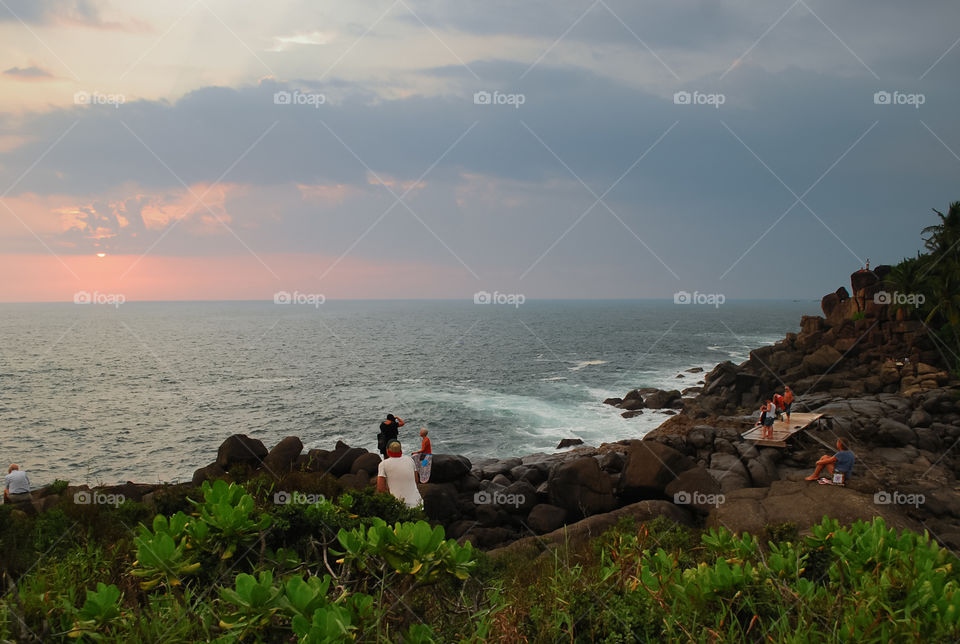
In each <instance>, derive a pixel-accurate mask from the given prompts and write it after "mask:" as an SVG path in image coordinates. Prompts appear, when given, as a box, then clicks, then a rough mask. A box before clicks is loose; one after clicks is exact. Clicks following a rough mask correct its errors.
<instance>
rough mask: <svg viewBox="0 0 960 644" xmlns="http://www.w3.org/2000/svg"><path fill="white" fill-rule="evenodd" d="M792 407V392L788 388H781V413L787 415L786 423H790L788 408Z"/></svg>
mask: <svg viewBox="0 0 960 644" xmlns="http://www.w3.org/2000/svg"><path fill="white" fill-rule="evenodd" d="M792 406H793V390H792V389H790V387H787V386H784V388H783V413H785V414H786V415H787V422H788V423H789V422H790V408H791V407H792Z"/></svg>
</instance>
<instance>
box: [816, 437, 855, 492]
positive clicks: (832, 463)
mask: <svg viewBox="0 0 960 644" xmlns="http://www.w3.org/2000/svg"><path fill="white" fill-rule="evenodd" d="M853 460H854V457H853V452H851V451H850V450H848V449H847V446H846V444H845V443H844V442H843V441H842V440H841V439H839V438H838V439H837V453H836V454H834V455H833V456H830V455H829V454H824V455H823V456H821V457H820V460H819V461H817V467H816V469H814V470H813V474H811V475H810V476H808V477H807V480H808V481H816V480H817V479H818V478H820V472H822V471H823V470H827V474H829V475H830V476H831V477H832V476H833V473H834V472H840V473H841V474H843V480H844V482H846V480H847V477H848V476H849V475H850V472H852V471H853Z"/></svg>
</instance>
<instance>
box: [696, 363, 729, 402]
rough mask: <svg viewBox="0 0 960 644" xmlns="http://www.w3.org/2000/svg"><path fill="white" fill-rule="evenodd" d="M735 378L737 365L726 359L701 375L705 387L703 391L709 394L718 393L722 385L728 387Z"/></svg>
mask: <svg viewBox="0 0 960 644" xmlns="http://www.w3.org/2000/svg"><path fill="white" fill-rule="evenodd" d="M736 379H737V366H736V365H735V364H733V363H732V362H730V361H729V360H726V361H724V362H721V363H720V364H718V365H717V366H716V367H714V368H713V369H712V370H711V371H710V373H708V374H707V375H706V376H704V377H703V382H704V384H705V387H704V389H703V393H705V394H707V395H708V396H709V395H712V394H715V393H719V392H720V389H722V388H723V387H729V386H730V385H732V384H733V383H734V381H736Z"/></svg>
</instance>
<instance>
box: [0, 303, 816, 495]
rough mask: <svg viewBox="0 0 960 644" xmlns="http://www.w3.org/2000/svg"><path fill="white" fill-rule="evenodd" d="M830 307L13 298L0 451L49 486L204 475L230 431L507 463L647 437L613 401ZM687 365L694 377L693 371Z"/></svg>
mask: <svg viewBox="0 0 960 644" xmlns="http://www.w3.org/2000/svg"><path fill="white" fill-rule="evenodd" d="M819 308H820V307H819V303H818V302H812V301H727V302H725V303H723V304H722V305H720V306H711V305H704V304H686V305H684V304H674V303H673V301H657V300H641V301H622V300H617V301H595V300H590V301H559V300H557V301H526V302H523V303H522V304H520V305H518V306H516V305H509V304H496V303H491V304H474V303H473V302H459V301H435V300H431V301H410V300H404V301H327V302H324V303H321V304H317V305H310V304H274V303H267V302H144V303H137V302H131V303H123V304H121V305H119V306H113V305H105V304H87V305H78V304H2V305H0V451H2V456H0V459H2V460H3V462H4V463H9V462H18V463H20V464H21V466H22V467H23V468H24V469H26V470H27V472H29V474H30V476H31V481H32V482H33V483H34V485H42V484H45V483H49V482H51V481H53V480H54V479H56V478H59V479H65V480H69V481H71V482H73V483H77V484H80V483H87V484H91V485H93V484H98V483H103V484H114V483H119V482H123V481H127V480H133V481H137V482H147V483H152V482H156V481H175V480H181V481H182V480H189V478H190V477H191V476H192V473H193V471H194V470H195V469H196V468H198V467H201V466H203V465H206V464H207V463H210V462H211V461H213V460H214V459H215V457H216V452H217V447H218V446H219V445H220V443H221V442H222V441H223V439H224V438H226V437H227V436H228V435H230V434H234V433H244V434H248V435H250V436H253V437H256V438H259V439H260V440H262V441H263V442H264V444H266V445H267V447H270V446H272V445H273V444H275V443H276V442H277V441H278V440H280V439H281V438H283V437H284V436H289V435H296V436H299V437H300V438H301V439H302V440H303V443H304V445H305V447H306V448H314V447H317V448H325V449H332V448H333V445H334V444H335V443H336V441H337V440H343V441H345V442H347V443H349V444H350V445H353V446H360V447H366V448H367V449H370V450H375V449H376V434H377V428H378V425H379V423H380V421H381V420H382V419H383V417H384V416H385V415H386V414H387V413H394V414H396V415H398V416H400V417H401V418H403V419H404V420H406V423H407V424H406V426H405V427H404V428H402V430H401V434H400V437H401V440H403V439H404V438H409V440H407V441H406V449H409V448H410V447H412V446H413V445H417V444H418V442H419V441H418V440H416V439H415V437H416V433H417V431H418V430H419V428H420V427H427V428H429V430H430V436H431V439H432V442H433V449H434V452H442V453H458V454H465V455H467V456H471V457H487V456H492V457H498V458H502V457H507V456H513V455H525V454H529V453H534V452H538V451H545V452H551V451H553V450H554V448H555V446H556V444H557V442H558V441H559V440H560V439H562V438H573V437H576V438H581V439H583V440H584V441H585V442H586V443H588V444H599V443H601V442H609V441H616V440H620V439H623V438H638V437H641V436H642V435H644V434H645V433H646V432H648V431H650V430H651V429H653V428H654V427H656V426H657V425H659V424H660V423H662V422H663V421H664V420H666V418H667V416H666V415H664V414H662V413H655V412H651V411H647V412H645V413H644V414H643V415H642V416H639V417H636V418H631V419H624V418H621V417H620V410H618V409H615V408H613V407H610V406H608V405H604V404H603V403H602V401H603V399H604V398H607V397H611V396H623V394H625V393H626V392H627V391H629V390H630V389H633V388H636V387H660V388H669V389H683V388H685V387H690V386H694V385H696V383H697V381H698V380H701V379H702V377H703V375H704V374H703V373H700V374H690V373H684V372H685V371H686V370H687V369H690V368H693V367H701V368H703V369H704V370H705V371H709V370H710V369H711V368H712V367H713V366H714V365H715V364H717V363H718V362H721V361H723V360H733V361H734V362H741V361H743V360H745V359H746V358H747V355H748V353H749V351H750V349H752V348H755V347H759V346H763V345H765V344H771V343H773V342H775V341H777V340H779V339H781V338H782V337H783V336H784V334H785V333H787V332H790V331H798V330H799V325H800V316H801V315H804V314H808V315H812V314H817V313H819ZM678 374H683V377H682V378H678V377H677V375H678Z"/></svg>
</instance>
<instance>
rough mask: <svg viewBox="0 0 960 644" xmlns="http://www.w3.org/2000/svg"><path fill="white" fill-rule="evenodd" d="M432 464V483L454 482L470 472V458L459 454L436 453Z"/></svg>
mask: <svg viewBox="0 0 960 644" xmlns="http://www.w3.org/2000/svg"><path fill="white" fill-rule="evenodd" d="M432 461H433V462H432V463H431V465H430V482H431V483H452V482H454V481H456V480H457V479H461V478H463V477H464V476H467V475H468V474H470V459H468V458H467V457H466V456H460V455H458V454H434V455H433V458H432Z"/></svg>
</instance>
